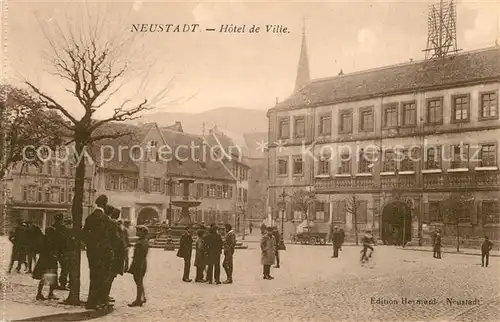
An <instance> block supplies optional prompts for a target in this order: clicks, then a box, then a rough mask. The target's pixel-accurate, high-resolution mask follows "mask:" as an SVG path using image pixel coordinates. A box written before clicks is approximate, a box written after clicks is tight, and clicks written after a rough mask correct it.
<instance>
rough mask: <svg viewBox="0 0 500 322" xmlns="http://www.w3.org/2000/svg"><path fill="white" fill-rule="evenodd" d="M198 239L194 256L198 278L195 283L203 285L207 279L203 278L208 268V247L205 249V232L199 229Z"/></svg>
mask: <svg viewBox="0 0 500 322" xmlns="http://www.w3.org/2000/svg"><path fill="white" fill-rule="evenodd" d="M196 235H197V236H198V238H197V239H196V253H195V255H194V266H195V267H196V277H195V279H194V281H195V283H203V282H205V279H204V278H203V273H204V271H205V266H206V263H207V261H206V253H207V252H206V247H205V241H204V236H205V230H204V229H199V230H198V231H197V232H196Z"/></svg>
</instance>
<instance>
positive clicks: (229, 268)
mask: <svg viewBox="0 0 500 322" xmlns="http://www.w3.org/2000/svg"><path fill="white" fill-rule="evenodd" d="M225 227H226V236H225V237H224V261H223V262H222V267H224V271H225V272H226V277H227V279H226V280H225V281H224V284H232V283H233V255H234V247H235V246H236V235H235V234H234V231H233V230H232V227H231V225H230V224H225Z"/></svg>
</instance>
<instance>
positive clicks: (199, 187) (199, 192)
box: [165, 183, 203, 198]
mask: <svg viewBox="0 0 500 322" xmlns="http://www.w3.org/2000/svg"><path fill="white" fill-rule="evenodd" d="M165 191H168V190H167V189H165ZM201 197H203V183H197V184H196V198H201Z"/></svg>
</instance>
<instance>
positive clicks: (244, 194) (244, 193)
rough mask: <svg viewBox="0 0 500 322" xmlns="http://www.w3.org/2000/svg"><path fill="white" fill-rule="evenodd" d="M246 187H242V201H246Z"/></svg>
mask: <svg viewBox="0 0 500 322" xmlns="http://www.w3.org/2000/svg"><path fill="white" fill-rule="evenodd" d="M247 197H248V196H247V189H245V188H243V202H247Z"/></svg>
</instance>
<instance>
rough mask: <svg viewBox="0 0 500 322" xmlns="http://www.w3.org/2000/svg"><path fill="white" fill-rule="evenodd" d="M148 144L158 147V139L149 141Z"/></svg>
mask: <svg viewBox="0 0 500 322" xmlns="http://www.w3.org/2000/svg"><path fill="white" fill-rule="evenodd" d="M148 146H150V147H152V148H156V147H158V141H155V140H153V141H149V143H148Z"/></svg>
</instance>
